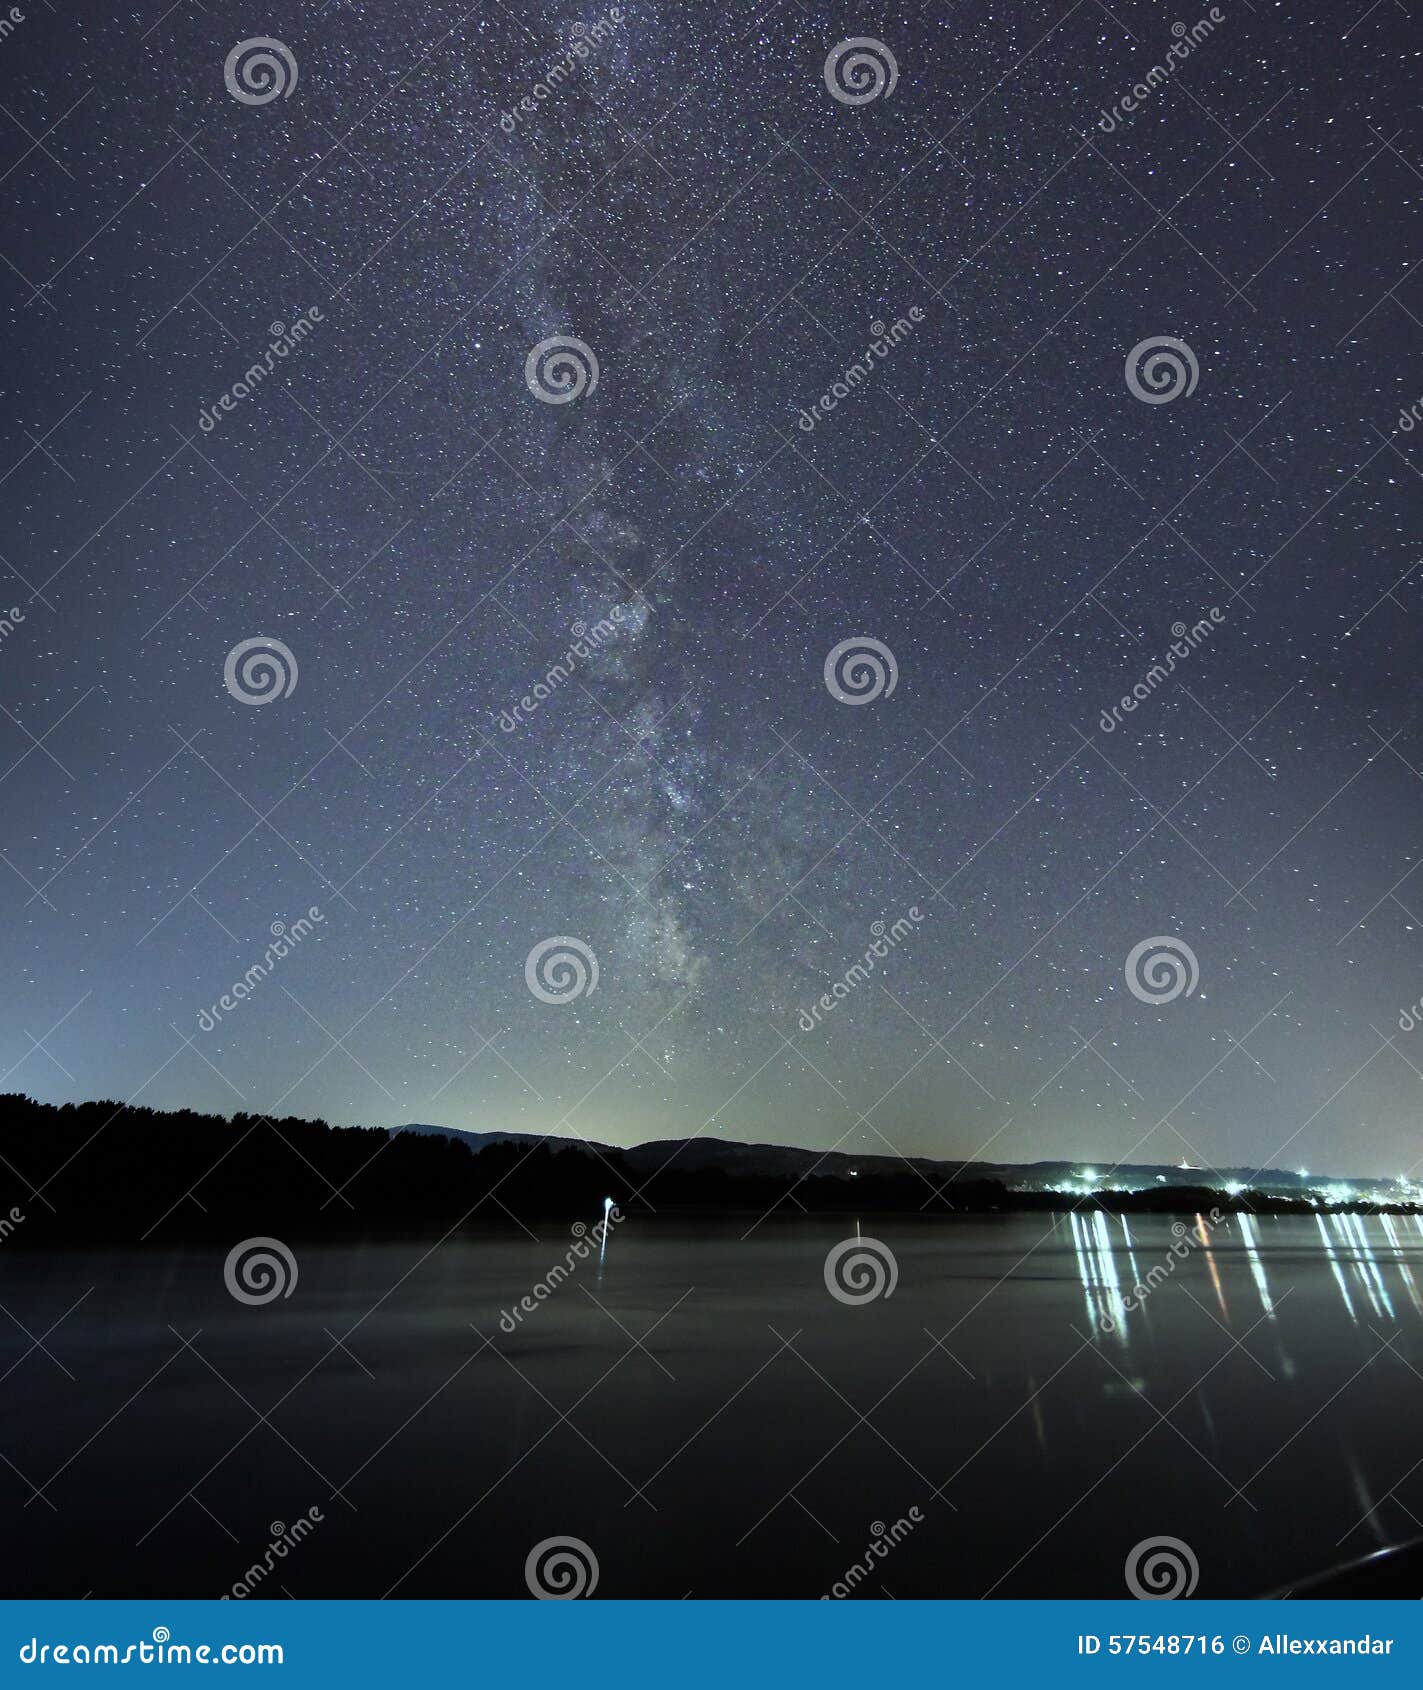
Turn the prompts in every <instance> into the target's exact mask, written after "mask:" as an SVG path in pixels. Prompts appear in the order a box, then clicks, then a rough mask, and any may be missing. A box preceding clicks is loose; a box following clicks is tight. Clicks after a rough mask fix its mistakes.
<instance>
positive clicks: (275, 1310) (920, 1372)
mask: <svg viewBox="0 0 1423 1690" xmlns="http://www.w3.org/2000/svg"><path fill="white" fill-rule="evenodd" d="M744 1224H745V1223H743V1224H742V1225H736V1226H733V1225H729V1224H723V1223H716V1224H704V1225H697V1226H687V1225H682V1224H672V1223H667V1222H663V1221H658V1220H641V1219H637V1220H629V1221H626V1222H624V1223H623V1225H622V1227H621V1228H620V1229H619V1230H617V1231H616V1233H615V1234H614V1236H613V1237H612V1238H611V1239H610V1241H609V1244H608V1249H607V1253H606V1259H605V1260H604V1261H602V1262H601V1263H600V1262H599V1261H598V1260H597V1259H596V1256H592V1257H590V1259H588V1260H587V1261H584V1262H581V1263H579V1264H578V1265H576V1266H575V1268H574V1271H573V1273H572V1274H571V1275H570V1277H569V1278H568V1279H567V1280H566V1281H565V1282H564V1283H563V1284H562V1285H561V1287H559V1289H558V1290H557V1291H556V1293H555V1294H554V1295H553V1296H552V1297H550V1298H549V1300H548V1301H546V1302H542V1303H540V1304H538V1305H537V1307H536V1309H535V1312H534V1313H532V1314H529V1315H527V1316H525V1318H524V1319H523V1321H522V1323H521V1324H520V1325H519V1327H518V1329H517V1330H516V1331H515V1332H513V1333H512V1334H510V1333H508V1332H505V1331H501V1329H500V1324H499V1319H500V1313H501V1311H502V1310H505V1309H508V1308H510V1307H512V1306H513V1305H514V1304H516V1303H517V1301H518V1299H519V1298H520V1297H521V1296H523V1295H524V1294H525V1293H527V1292H529V1291H530V1290H531V1289H532V1287H533V1286H534V1284H535V1283H536V1282H538V1281H539V1280H540V1279H541V1278H542V1277H543V1276H544V1275H545V1274H546V1273H547V1272H548V1270H549V1269H550V1267H551V1266H552V1265H553V1264H554V1263H555V1262H556V1261H559V1260H561V1259H562V1258H563V1256H564V1252H565V1251H566V1249H567V1248H568V1245H569V1242H570V1239H569V1236H568V1234H567V1232H566V1231H562V1230H560V1229H558V1228H555V1227H548V1228H545V1229H543V1236H542V1240H541V1241H540V1242H537V1243H535V1242H533V1241H532V1240H529V1239H525V1238H523V1237H519V1238H518V1239H517V1240H516V1239H513V1238H510V1237H508V1236H501V1237H498V1238H493V1237H491V1238H464V1239H461V1240H460V1241H458V1242H453V1241H452V1242H449V1243H446V1244H442V1245H439V1246H437V1247H435V1246H432V1245H431V1243H429V1242H428V1241H427V1242H402V1243H397V1244H391V1243H381V1244H376V1245H372V1246H369V1247H366V1248H352V1247H347V1246H341V1247H317V1246H305V1247H302V1248H299V1249H298V1252H297V1255H298V1261H299V1270H300V1271H299V1281H298V1284H297V1287H296V1290H295V1292H294V1294H293V1295H292V1296H291V1297H290V1298H289V1299H285V1300H279V1301H277V1302H274V1303H272V1304H270V1305H268V1306H264V1307H246V1306H243V1305H241V1304H239V1303H238V1302H236V1301H235V1300H234V1299H233V1298H232V1297H231V1296H230V1295H229V1294H228V1293H227V1291H226V1290H225V1289H224V1285H223V1255H224V1254H225V1252H222V1251H214V1252H209V1251H202V1250H193V1251H172V1252H149V1253H137V1252H109V1253H102V1254H97V1253H96V1254H80V1253H74V1254H69V1255H51V1256H39V1255H35V1254H27V1253H24V1252H22V1251H20V1250H18V1249H16V1248H15V1247H14V1246H7V1247H6V1248H5V1249H4V1250H3V1252H0V1307H3V1311H4V1315H5V1317H6V1318H5V1322H4V1324H5V1327H6V1331H5V1333H4V1334H3V1336H0V1373H4V1374H5V1375H6V1376H5V1379H4V1389H3V1392H0V1456H3V1465H0V1510H3V1519H4V1522H5V1526H6V1530H5V1531H4V1533H3V1545H4V1547H3V1550H0V1554H3V1556H4V1581H5V1584H4V1588H5V1592H6V1594H7V1595H44V1596H61V1595H76V1596H77V1595H83V1594H85V1593H86V1592H93V1593H94V1594H96V1595H102V1596H140V1595H154V1594H166V1595H170V1596H215V1595H219V1594H221V1593H222V1592H223V1591H225V1590H227V1589H229V1588H230V1587H231V1586H232V1584H233V1583H234V1582H235V1581H236V1580H238V1579H240V1578H241V1577H242V1576H243V1573H244V1571H245V1569H247V1568H248V1567H250V1566H252V1565H253V1564H254V1563H256V1562H259V1561H260V1560H261V1559H262V1557H263V1556H264V1554H265V1552H266V1550H267V1546H268V1544H269V1543H270V1542H271V1540H272V1536H273V1528H274V1525H276V1526H279V1527H285V1526H289V1525H290V1524H291V1523H292V1522H294V1521H296V1520H298V1518H299V1517H301V1516H303V1515H305V1514H306V1513H307V1511H308V1510H310V1509H313V1508H315V1509H319V1510H320V1512H321V1515H322V1516H323V1518H322V1519H321V1521H320V1523H319V1524H317V1526H316V1528H315V1530H314V1531H313V1532H312V1533H311V1534H310V1535H309V1536H308V1537H306V1538H305V1540H304V1541H303V1542H301V1543H300V1544H299V1546H298V1547H296V1548H295V1549H293V1550H292V1551H291V1553H290V1554H289V1555H288V1556H287V1557H286V1558H285V1559H282V1560H278V1561H277V1562H276V1567H275V1571H273V1572H272V1573H271V1574H270V1575H268V1576H266V1577H265V1578H264V1579H263V1580H262V1581H261V1582H260V1583H259V1584H258V1585H257V1586H256V1587H255V1588H254V1592H253V1594H255V1595H271V1596H277V1597H282V1596H285V1595H287V1594H290V1595H292V1596H296V1597H308V1596H379V1595H382V1594H387V1593H388V1594H392V1595H396V1596H419V1595H438V1596H513V1595H522V1594H524V1593H525V1584H524V1561H525V1556H526V1554H527V1553H528V1551H529V1549H530V1548H531V1547H532V1546H533V1545H534V1544H535V1543H537V1542H539V1541H540V1540H542V1539H544V1538H547V1537H552V1536H556V1535H558V1536H564V1535H566V1536H573V1537H577V1538H580V1539H582V1540H584V1541H585V1542H586V1543H587V1544H588V1545H590V1546H591V1547H592V1549H593V1551H594V1553H595V1554H596V1556H597V1559H598V1563H599V1568H600V1577H599V1584H598V1590H597V1594H598V1595H600V1596H607V1597H617V1596H648V1595H651V1596H668V1597H681V1596H683V1595H686V1594H692V1595H695V1596H719V1595H720V1596H729V1595H767V1596H770V1595H792V1596H818V1595H820V1594H821V1593H822V1592H824V1591H826V1590H828V1589H829V1588H830V1586H831V1585H832V1584H834V1583H835V1581H836V1580H837V1579H838V1578H840V1577H841V1575H842V1574H843V1573H844V1571H845V1570H846V1569H847V1568H848V1567H850V1566H851V1565H852V1564H853V1563H855V1562H858V1561H860V1560H861V1559H862V1558H863V1557H864V1554H865V1549H866V1545H867V1543H868V1542H869V1541H870V1539H871V1535H872V1532H873V1530H874V1526H875V1523H876V1522H880V1523H882V1524H885V1525H890V1526H892V1525H893V1524H894V1522H895V1521H896V1520H899V1519H901V1518H905V1519H912V1518H913V1517H912V1516H911V1515H910V1510H911V1508H917V1509H918V1510H919V1513H920V1515H922V1521H921V1522H920V1523H918V1524H915V1525H914V1526H913V1527H912V1529H911V1530H909V1532H908V1533H907V1535H902V1538H901V1541H900V1542H899V1544H898V1546H897V1547H896V1548H895V1549H894V1550H893V1553H892V1554H890V1555H888V1556H887V1557H885V1558H884V1559H883V1560H882V1561H880V1562H878V1563H877V1564H876V1566H875V1571H874V1573H873V1575H872V1576H871V1577H869V1578H867V1579H866V1580H865V1582H864V1583H863V1584H862V1585H861V1586H860V1589H861V1592H862V1594H872V1595H884V1594H886V1593H889V1594H892V1595H893V1596H895V1597H898V1598H906V1597H940V1596H981V1595H985V1594H993V1595H1001V1596H1011V1595H1053V1596H1074V1595H1107V1596H1116V1595H1122V1594H1124V1589H1123V1584H1122V1566H1123V1561H1124V1558H1125V1556H1126V1554H1127V1552H1128V1551H1129V1550H1130V1549H1131V1548H1132V1546H1133V1545H1134V1544H1136V1543H1137V1542H1138V1541H1139V1540H1141V1539H1143V1538H1146V1537H1152V1536H1159V1535H1170V1536H1173V1537H1178V1538H1182V1539H1184V1540H1185V1541H1186V1542H1187V1543H1189V1544H1190V1545H1191V1547H1192V1549H1193V1550H1194V1552H1195V1554H1196V1556H1197V1558H1198V1560H1199V1563H1200V1569H1201V1574H1200V1585H1199V1593H1200V1594H1202V1595H1255V1594H1263V1593H1265V1592H1267V1591H1269V1590H1272V1589H1274V1588H1276V1587H1278V1586H1280V1585H1283V1584H1286V1583H1288V1582H1289V1581H1290V1580H1291V1579H1295V1578H1300V1577H1304V1576H1307V1575H1309V1574H1312V1573H1315V1572H1318V1571H1321V1570H1323V1569H1324V1568H1326V1567H1328V1566H1331V1565H1333V1564H1335V1563H1337V1562H1339V1561H1341V1560H1344V1559H1349V1558H1353V1557H1354V1556H1357V1555H1359V1554H1363V1553H1365V1552H1366V1551H1368V1550H1370V1549H1373V1548H1375V1547H1377V1546H1378V1545H1380V1544H1383V1543H1390V1542H1397V1541H1400V1540H1402V1539H1404V1538H1406V1537H1408V1536H1409V1535H1411V1534H1416V1533H1417V1532H1418V1531H1419V1526H1418V1525H1417V1523H1416V1520H1417V1519H1423V1471H1420V1472H1419V1473H1417V1474H1416V1475H1415V1474H1414V1472H1413V1467H1414V1464H1415V1463H1416V1462H1418V1461H1419V1460H1420V1457H1423V1438H1420V1435H1419V1432H1418V1426H1419V1414H1418V1408H1419V1404H1420V1402H1423V1304H1420V1287H1423V1229H1420V1228H1419V1226H1418V1225H1417V1223H1415V1222H1414V1221H1412V1220H1406V1221H1405V1220H1401V1219H1400V1220H1395V1221H1391V1222H1390V1221H1384V1220H1378V1219H1371V1220H1366V1221H1361V1220H1358V1219H1355V1218H1345V1217H1338V1218H1336V1219H1335V1220H1334V1221H1332V1222H1331V1223H1329V1225H1328V1228H1327V1230H1321V1228H1320V1227H1318V1226H1316V1224H1315V1223H1314V1222H1312V1221H1305V1220H1297V1219H1279V1220H1272V1219H1262V1220H1258V1221H1255V1222H1254V1223H1245V1224H1244V1225H1242V1222H1241V1221H1239V1220H1238V1219H1235V1218H1231V1219H1228V1220H1226V1221H1224V1222H1222V1223H1221V1225H1220V1226H1219V1227H1217V1228H1216V1229H1215V1230H1214V1231H1213V1232H1212V1233H1207V1234H1206V1237H1207V1240H1208V1242H1205V1243H1202V1242H1201V1241H1200V1239H1199V1238H1197V1237H1196V1236H1195V1234H1194V1230H1193V1231H1192V1232H1191V1233H1188V1234H1187V1237H1186V1238H1185V1239H1180V1238H1178V1237H1177V1236H1175V1235H1174V1234H1173V1232H1172V1227H1171V1222H1170V1221H1169V1220H1154V1219H1153V1220H1140V1219H1132V1220H1131V1221H1130V1222H1129V1224H1128V1225H1127V1226H1124V1224H1123V1222H1122V1221H1121V1220H1120V1219H1117V1218H1112V1217H1087V1218H1085V1219H1084V1218H1078V1219H1076V1220H1070V1219H1068V1218H1066V1217H1064V1218H1062V1219H1060V1220H1059V1221H1058V1222H1057V1223H1056V1224H1055V1225H1054V1224H1052V1223H1050V1222H1049V1220H1048V1219H1047V1218H1046V1217H1036V1216H1034V1217H1022V1216H1008V1217H1002V1218H996V1217H994V1218H987V1219H963V1220H950V1221H941V1222H936V1223H934V1224H928V1225H918V1224H913V1225H910V1224H898V1223H894V1222H890V1221H883V1222H881V1221H878V1220H876V1221H875V1222H874V1223H873V1225H871V1226H867V1227H866V1229H865V1230H866V1231H867V1232H873V1233H874V1234H875V1235H876V1236H877V1237H879V1238H881V1239H883V1240H884V1242H885V1243H887V1244H888V1245H889V1247H890V1249H891V1250H892V1251H893V1254H894V1257H895V1260H896V1263H897V1269H898V1284H897V1287H896V1289H895V1290H894V1293H893V1295H892V1296H891V1297H889V1298H881V1299H878V1300H875V1301H872V1302H869V1303H866V1304H864V1305H862V1306H849V1305H846V1304H843V1303H841V1302H838V1301H837V1300H836V1299H835V1298H833V1297H832V1296H831V1295H830V1294H829V1292H828V1291H827V1289H826V1284H825V1278H824V1266H825V1258H826V1255H827V1252H828V1251H829V1250H830V1249H831V1248H832V1247H833V1246H834V1245H835V1244H836V1243H837V1242H839V1241H840V1240H841V1239H843V1238H844V1237H845V1236H846V1234H847V1233H853V1231H854V1223H853V1220H851V1221H849V1222H845V1221H838V1222H837V1221H834V1220H823V1219H814V1220H803V1221H798V1222H796V1223H794V1224H785V1225H779V1226H774V1227H773V1226H771V1225H769V1224H766V1225H762V1226H760V1227H759V1228H757V1230H756V1231H755V1232H754V1233H753V1234H752V1235H751V1236H750V1237H749V1238H747V1239H743V1238H742V1237H741V1232H742V1230H743V1229H744ZM1173 1245H1174V1246H1175V1250H1174V1252H1173V1248H1172V1247H1173ZM1168 1266H1170V1268H1171V1271H1170V1273H1169V1275H1167V1276H1166V1277H1164V1278H1163V1279H1162V1282H1161V1283H1160V1284H1159V1285H1158V1286H1157V1287H1156V1288H1155V1289H1154V1290H1152V1291H1151V1293H1150V1295H1149V1296H1148V1297H1147V1298H1146V1300H1145V1303H1144V1306H1142V1307H1140V1308H1135V1307H1130V1306H1128V1305H1129V1304H1131V1303H1134V1302H1135V1301H1136V1300H1137V1299H1135V1298H1133V1297H1132V1296H1131V1295H1130V1294H1131V1290H1132V1287H1133V1285H1134V1284H1136V1283H1138V1282H1142V1281H1145V1280H1146V1279H1147V1278H1148V1276H1149V1275H1150V1274H1151V1273H1152V1270H1153V1269H1165V1268H1167V1267H1168ZM81 1299H82V1300H81ZM76 1301H77V1302H78V1306H77V1307H74V1308H73V1309H72V1312H69V1313H68V1314H66V1311H67V1310H70V1309H71V1305H74V1304H75V1303H76ZM56 1323H57V1324H56ZM1104 1323H1105V1325H1104ZM22 1326H23V1327H24V1328H26V1329H27V1330H28V1333H29V1335H30V1336H28V1337H27V1336H26V1334H25V1332H24V1331H22V1330H21V1327H22ZM476 1329H477V1330H476ZM46 1333H47V1334H48V1336H45V1334H46ZM480 1334H483V1338H482V1337H481V1336H480ZM31 1337H33V1338H42V1339H43V1343H44V1349H43V1350H39V1349H36V1350H33V1351H31V1352H30V1353H29V1354H28V1355H26V1351H27V1350H28V1349H29V1345H30V1339H31ZM491 1338H492V1339H493V1340H495V1342H494V1343H493V1344H485V1343H484V1339H491ZM338 1339H339V1340H340V1344H339V1345H338V1344H337V1342H336V1340H338ZM182 1340H188V1341H189V1344H188V1347H184V1345H183V1342H182ZM634 1340H645V1347H643V1348H640V1347H638V1344H637V1343H636V1342H634ZM936 1340H937V1342H936ZM46 1352H47V1353H46ZM7 1370H8V1371H7ZM21 1475H23V1477H21ZM39 1486H43V1487H44V1494H43V1496H42V1497H39V1498H36V1497H35V1496H34V1494H33V1490H32V1487H39ZM1237 1487H1238V1488H1237ZM1415 1517H1416V1518H1415Z"/></svg>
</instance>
